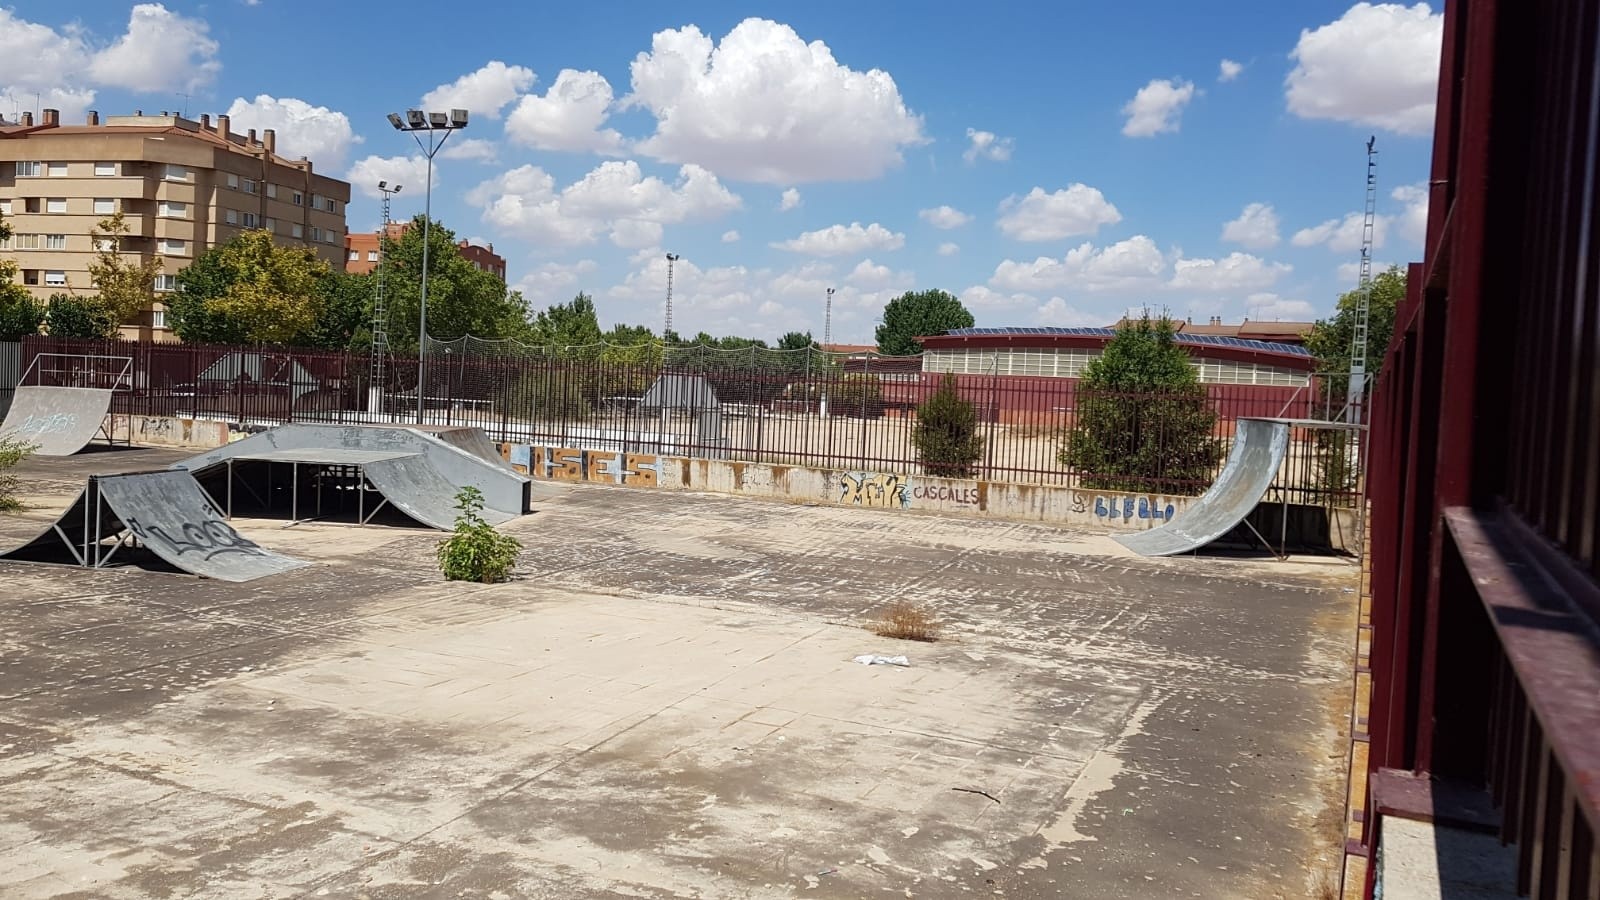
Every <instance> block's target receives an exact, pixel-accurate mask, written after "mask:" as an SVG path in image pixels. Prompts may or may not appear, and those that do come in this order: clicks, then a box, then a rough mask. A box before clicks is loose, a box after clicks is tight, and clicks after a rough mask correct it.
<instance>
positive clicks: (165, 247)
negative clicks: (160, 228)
mask: <svg viewBox="0 0 1600 900" xmlns="http://www.w3.org/2000/svg"><path fill="white" fill-rule="evenodd" d="M186 247H187V245H186V244H185V242H183V241H180V240H178V239H177V238H162V239H161V240H160V241H157V242H156V252H157V253H164V254H166V255H167V256H180V255H182V254H183V253H184V252H185V249H186Z"/></svg>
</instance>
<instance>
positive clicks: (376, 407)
mask: <svg viewBox="0 0 1600 900" xmlns="http://www.w3.org/2000/svg"><path fill="white" fill-rule="evenodd" d="M400 187H401V186H400V185H398V184H397V185H395V186H394V187H392V188H391V187H389V185H388V183H387V182H383V181H380V182H378V191H379V193H381V194H383V225H382V226H381V227H380V228H379V229H378V265H377V266H376V267H375V268H374V269H373V273H374V274H375V275H376V276H377V277H376V278H375V279H374V283H375V287H376V293H375V294H374V295H373V298H372V387H371V388H370V393H371V400H370V402H369V403H368V406H369V408H370V410H371V411H372V412H374V413H380V414H381V413H382V412H383V391H384V387H385V385H386V384H387V382H385V381H384V378H385V372H384V365H385V361H386V360H387V359H388V356H389V306H388V299H387V298H386V297H385V296H384V283H383V282H384V276H385V272H384V269H385V266H384V252H383V245H384V242H385V241H387V240H388V239H389V199H390V198H391V197H393V196H394V195H395V194H398V193H400Z"/></svg>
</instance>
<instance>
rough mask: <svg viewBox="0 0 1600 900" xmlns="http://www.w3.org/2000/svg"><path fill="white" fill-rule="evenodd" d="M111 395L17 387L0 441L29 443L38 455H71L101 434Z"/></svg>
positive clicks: (99, 390) (108, 392) (105, 391)
mask: <svg viewBox="0 0 1600 900" xmlns="http://www.w3.org/2000/svg"><path fill="white" fill-rule="evenodd" d="M111 394H112V392H111V390H109V389H105V388H81V387H41V386H37V385H35V386H26V387H18V388H17V389H16V394H15V395H14V396H13V397H12V398H11V409H10V411H9V412H7V413H6V420H5V422H4V423H3V424H0V438H6V439H10V440H15V441H21V442H22V443H24V444H32V445H34V447H35V448H36V449H35V450H34V452H35V453H37V454H39V455H40V456H71V455H72V454H74V453H77V452H78V451H79V450H82V449H83V448H84V447H87V446H89V442H90V441H92V440H94V438H95V435H97V434H99V433H100V430H101V427H102V426H103V424H104V423H105V418H106V413H107V412H109V411H110V410H111Z"/></svg>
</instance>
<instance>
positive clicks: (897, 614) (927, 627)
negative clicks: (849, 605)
mask: <svg viewBox="0 0 1600 900" xmlns="http://www.w3.org/2000/svg"><path fill="white" fill-rule="evenodd" d="M942 628H943V626H942V625H940V623H939V621H938V620H937V619H935V618H934V617H933V616H931V615H929V614H928V612H927V611H926V610H924V609H923V608H922V607H920V606H918V605H917V604H915V603H912V602H911V601H910V600H896V601H895V602H893V603H891V604H890V605H889V608H888V609H885V610H884V611H883V612H882V613H880V614H879V615H878V617H877V618H876V619H873V620H871V621H869V622H867V630H868V631H870V632H872V633H873V634H876V635H877V636H878V637H886V638H899V639H900V640H905V641H928V642H930V643H931V642H933V641H937V640H938V639H939V634H940V631H941V630H942Z"/></svg>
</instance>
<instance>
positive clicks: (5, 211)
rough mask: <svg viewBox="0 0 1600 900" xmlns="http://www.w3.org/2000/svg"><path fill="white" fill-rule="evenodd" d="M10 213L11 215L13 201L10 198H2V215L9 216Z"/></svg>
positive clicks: (0, 206) (0, 204)
mask: <svg viewBox="0 0 1600 900" xmlns="http://www.w3.org/2000/svg"><path fill="white" fill-rule="evenodd" d="M9 215H11V201H10V200H0V216H9Z"/></svg>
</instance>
